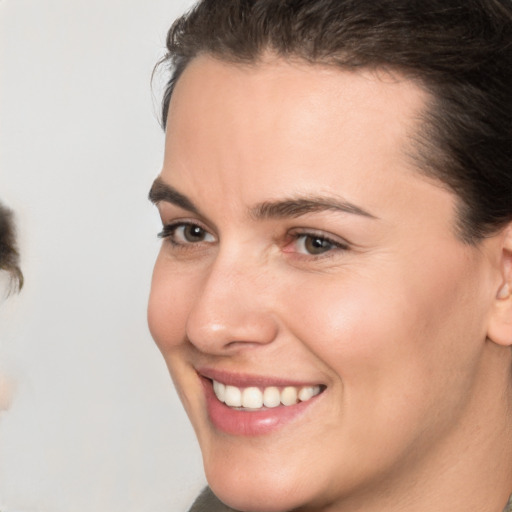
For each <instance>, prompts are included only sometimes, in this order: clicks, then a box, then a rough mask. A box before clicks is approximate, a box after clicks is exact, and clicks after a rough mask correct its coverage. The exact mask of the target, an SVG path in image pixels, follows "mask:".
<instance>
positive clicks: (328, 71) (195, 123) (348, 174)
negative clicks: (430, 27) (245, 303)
mask: <svg viewBox="0 0 512 512" xmlns="http://www.w3.org/2000/svg"><path fill="white" fill-rule="evenodd" d="M427 99H428V95H427V93H426V92H425V91H424V90H423V89H421V88H420V87H419V86H418V85H417V84H415V83H414V82H413V81H411V80H409V79H406V78H405V77H403V76H401V75H398V74H391V73H386V72H383V71H372V70H359V71H357V72H355V71H345V70H341V69H338V68H335V67H333V66H321V65H312V64H308V63H304V62H289V61H284V60H282V59H277V58H270V57H268V58H266V59H264V60H262V61H261V62H258V63H256V64H252V65H240V64H233V63H226V62H222V61H219V60H216V59H214V58H211V57H207V56H201V57H198V58H196V59H195V60H193V61H192V62H191V63H190V64H189V66H188V67H187V69H186V70H185V71H184V73H183V74H182V76H181V77H180V79H179V80H178V83H177V84H176V88H175V90H174V93H173V97H172V99H171V102H170V107H169V118H168V125H167V135H166V150H165V151H166V154H165V163H164V169H163V172H162V177H163V179H164V180H165V181H167V182H169V183H171V184H173V185H174V186H177V187H178V188H180V189H181V190H183V191H184V192H185V193H187V194H190V193H191V191H194V192H193V194H198V195H200V196H201V195H203V196H206V195H207V194H208V193H211V192H212V190H213V189H212V187H217V190H216V191H217V193H222V194H224V196H225V197H230V198H232V197H237V198H239V199H240V201H242V202H244V203H245V204H246V205H247V204H251V203H254V202H258V201H261V200H267V199H272V198H273V196H276V197H279V196H282V195H285V194H286V195H290V193H292V194H293V193H296V194H307V193H309V192H310V191H311V190H314V192H316V193H318V194H325V193H330V192H332V191H336V192H337V193H339V194H341V195H342V196H343V197H345V198H346V199H348V200H353V201H352V202H359V203H361V201H364V205H363V207H366V208H367V209H369V210H370V211H378V208H380V207H381V206H383V205H385V203H388V202H389V201H391V200H393V201H395V202H396V201H398V195H397V194H396V192H397V190H396V187H398V186H400V187H401V188H402V189H404V190H403V192H404V200H405V199H407V200H408V199H409V198H410V196H411V194H412V191H413V189H414V188H415V187H416V188H418V190H423V186H424V185H425V181H426V178H425V177H424V176H423V174H421V173H420V172H416V171H417V168H416V162H415V160H414V158H411V154H414V147H413V142H412V141H413V140H414V138H415V134H416V133H417V129H418V126H419V123H420V121H419V119H420V117H421V115H422V112H423V110H424V108H425V104H426V101H427ZM420 181H421V182H422V183H421V184H420V185H418V183H416V182H420ZM206 183H208V184H207V185H206ZM255 183H257V185H258V186H257V187H255V186H254V184H255ZM428 185H430V186H432V185H434V186H435V187H436V188H438V187H439V185H440V184H439V183H437V182H435V183H433V184H432V182H431V181H429V182H428ZM361 189H364V190H365V193H364V197H363V195H362V194H361ZM199 199H200V200H203V197H199ZM379 203H381V204H379ZM402 213H403V212H402Z"/></svg>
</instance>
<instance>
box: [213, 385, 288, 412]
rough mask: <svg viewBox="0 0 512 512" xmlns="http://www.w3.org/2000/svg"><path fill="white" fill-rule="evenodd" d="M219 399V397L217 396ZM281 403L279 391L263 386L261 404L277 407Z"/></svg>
mask: <svg viewBox="0 0 512 512" xmlns="http://www.w3.org/2000/svg"><path fill="white" fill-rule="evenodd" d="M219 400H220V398H219ZM280 404H281V393H280V392H279V389H277V388H275V387H273V386H272V387H270V388H265V391H263V405H264V406H265V407H277V406H278V405H280Z"/></svg>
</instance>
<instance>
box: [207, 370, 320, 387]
mask: <svg viewBox="0 0 512 512" xmlns="http://www.w3.org/2000/svg"><path fill="white" fill-rule="evenodd" d="M197 373H198V374H199V375H200V376H201V377H206V378H207V379H210V380H215V381H217V382H222V383H223V384H227V385H229V386H236V387H239V388H247V387H251V386H256V387H262V388H265V387H270V386H276V387H284V386H294V387H306V386H322V387H325V386H323V385H322V384H321V383H320V382H312V381H308V382H305V381H299V380H294V379H286V378H283V377H271V376H264V375H254V374H247V373H235V372H228V371H225V370H218V369H214V368H207V367H203V368H198V369H197Z"/></svg>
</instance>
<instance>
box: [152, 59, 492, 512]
mask: <svg viewBox="0 0 512 512" xmlns="http://www.w3.org/2000/svg"><path fill="white" fill-rule="evenodd" d="M425 100H426V97H425V94H424V93H423V92H422V91H421V90H420V89H419V88H418V87H417V86H415V85H414V84H412V83H411V82H409V81H407V80H402V79H400V78H397V77H391V76H389V75H382V76H377V75H376V74H372V73H370V72H359V73H351V72H343V71H340V70H336V69H332V68H324V67H318V66H316V67H314V66H311V65H307V64H289V63H285V62H282V61H279V60H275V61H271V60H269V61H268V62H265V63H262V64H258V65H255V66H251V67H249V66H247V67H243V66H237V65H234V64H225V63H221V62H219V61H216V60H213V59H211V58H208V57H199V58H196V59H195V60H194V61H193V62H192V63H191V64H190V65H189V67H188V68H187V69H186V71H185V72H184V74H183V75H182V77H181V78H180V79H179V82H178V84H177V87H176V89H175V91H174V94H173V98H172V101H171V106H170V113H169V123H168V128H167V139H166V151H165V162H164V166H163V170H162V173H161V176H160V177H159V179H158V180H157V182H156V184H155V186H154V187H153V193H152V194H153V200H154V201H155V202H157V204H158V208H159V211H160V215H161V218H162V223H163V225H164V229H163V232H162V236H164V240H163V243H162V247H161V251H160V254H159V256H158V260H157V262H156V265H155V270H154V276H153V283H152V290H151V297H150V303H149V324H150V329H151V332H152V334H153V336H154V338H155V340H156V343H157V344H158V346H159V348H160V350H161V352H162V354H163V355H164V357H165V360H166V362H167V365H168V367H169V370H170V372H171V375H172V378H173V380H174V383H175V385H176V387H177V389H178V392H179V394H180V397H181V399H182V401H183V404H184V406H185V408H186V410H187V413H188V415H189V417H190V420H191V422H192V424H193V426H194V429H195V431H196V433H197V437H198V439H199V443H200V446H201V450H202V453H203V457H204V465H205V470H206V474H207V477H208V481H209V482H210V485H211V486H212V488H213V490H214V492H215V493H216V494H217V495H218V496H219V497H220V498H221V499H222V500H224V501H225V502H226V503H227V504H229V505H231V506H233V507H235V508H241V509H243V510H260V511H262V510H264V511H266V512H272V511H280V510H289V509H295V508H297V507H304V509H306V508H307V507H308V506H309V507H310V508H311V509H312V510H320V509H322V507H327V506H328V505H333V506H334V505H335V504H338V503H345V504H349V503H352V504H353V505H354V506H355V504H356V503H358V500H363V501H364V500H366V503H369V502H370V501H371V499H372V496H373V497H375V496H379V495H380V496H381V499H382V496H383V494H382V490H383V489H386V491H387V493H388V494H389V495H391V494H392V492H393V490H394V489H398V488H401V489H402V490H403V489H405V488H407V486H409V487H410V489H411V490H412V489H413V485H412V484H411V482H417V481H420V480H421V479H425V480H427V481H428V479H429V478H430V477H432V475H431V473H432V471H431V468H430V463H431V462H432V461H433V460H435V459H436V458H437V457H438V456H441V455H442V454H444V455H446V454H447V450H448V448H447V446H455V445H457V446H459V444H460V446H463V442H462V441H461V442H460V443H459V441H460V440H457V439H458V438H457V436H459V434H458V432H461V431H463V430H464V431H465V429H463V428H460V427H461V426H462V425H467V424H470V423H471V422H472V421H475V414H476V413H475V411H476V410H478V402H479V400H480V398H479V397H480V395H479V391H478V390H479V389H480V388H481V387H482V386H484V384H483V381H484V380H485V375H487V373H486V366H485V365H486V364H487V363H486V361H487V360H486V357H485V354H486V351H487V350H488V348H487V342H486V341H485V339H486V329H487V321H488V304H489V302H490V301H491V298H492V297H493V294H495V291H494V288H492V286H491V284H490V283H491V281H492V279H491V277H490V276H491V269H492V268H493V265H494V263H493V262H492V261H491V257H490V256H489V251H487V250H486V246H485V245H484V246H481V247H480V248H478V249H477V248H473V247H469V246H467V245H464V244H463V243H461V242H460V241H459V240H458V239H457V237H456V235H455V225H456V220H455V219H456V218H455V207H456V205H455V199H454V196H453V195H452V193H450V192H449V191H447V190H446V189H445V188H443V187H442V186H440V185H439V184H438V183H437V182H435V181H429V180H428V179H427V178H425V177H423V176H422V175H421V174H420V173H419V172H418V171H416V170H415V169H414V163H413V159H412V158H410V156H408V155H410V153H411V152H412V142H411V138H412V137H414V134H415V132H416V130H417V128H418V126H417V123H419V120H418V119H419V117H420V116H419V114H420V110H421V108H422V107H423V104H424V102H425ZM214 381H216V382H217V384H215V387H216V389H217V392H218V394H219V397H220V398H223V397H224V400H226V401H227V402H228V404H229V405H226V403H222V402H221V401H220V400H219V399H218V398H217V396H216V394H215V392H214V390H213V382H214ZM247 388H249V390H248V391H244V390H245V389H247ZM285 388H288V389H286V391H285ZM240 395H242V400H244V402H243V404H244V405H245V407H240V402H239V400H241V399H240ZM297 395H298V396H297ZM311 395H313V396H311ZM263 399H264V400H265V403H266V404H267V405H268V406H265V405H263V406H261V403H262V400H263ZM279 401H282V402H284V403H285V404H289V405H283V404H281V405H278V406H276V404H277V403H278V402H279ZM460 435H462V434H460ZM456 440H457V442H455V441H456ZM436 471H437V469H436ZM409 484H411V485H409ZM411 492H412V491H411ZM369 500H370V501H369ZM347 510H348V508H347ZM350 510H351V508H350Z"/></svg>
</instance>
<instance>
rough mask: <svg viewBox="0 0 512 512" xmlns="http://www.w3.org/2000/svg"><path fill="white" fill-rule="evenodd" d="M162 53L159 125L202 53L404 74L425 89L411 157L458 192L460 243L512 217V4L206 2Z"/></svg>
mask: <svg viewBox="0 0 512 512" xmlns="http://www.w3.org/2000/svg"><path fill="white" fill-rule="evenodd" d="M167 49H168V53H167V55H166V56H165V58H164V59H163V62H164V63H167V64H170V66H171V69H172V73H171V76H170V79H169V80H168V82H167V87H166V90H165V94H164V98H163V105H162V120H163V123H162V124H163V126H164V128H165V125H166V121H167V111H168V107H169V102H170V99H171V95H172V91H173V88H174V86H175V84H176V81H177V80H178V79H179V77H180V75H181V73H182V72H183V70H184V69H185V68H186V66H187V65H188V63H189V62H190V61H191V60H192V59H193V58H194V57H196V56H197V55H199V54H208V55H211V56H213V57H215V58H218V59H221V60H224V61H228V62H233V63H249V64H251V63H257V62H258V60H259V59H260V58H261V57H262V55H263V54H264V53H265V52H268V51H270V52H272V53H273V54H275V55H277V56H279V57H281V58H284V59H290V58H299V59H302V60H304V61H307V62H310V63H321V64H328V65H335V66H339V67H341V68H343V69H356V68H361V67H365V68H374V69H387V70H390V71H398V72H399V73H402V74H404V75H405V76H407V77H408V78H411V79H413V80H416V81H417V82H418V83H419V84H421V86H422V87H423V88H424V89H425V90H427V91H428V92H429V93H430V97H431V102H430V104H429V105H428V108H427V111H426V112H425V113H424V117H423V123H422V126H421V128H420V130H419V132H418V134H417V135H416V138H415V141H414V142H415V150H416V151H415V153H416V154H415V155H414V156H415V159H416V161H417V163H418V164H419V168H420V169H421V171H422V172H424V173H426V174H428V175H430V176H433V177H435V178H437V179H438V180H441V182H443V183H445V184H446V185H448V186H449V187H450V189H451V190H453V191H454V192H455V193H456V194H457V195H458V197H459V212H458V213H459V215H458V218H459V223H458V226H457V227H458V232H459V234H460V236H461V237H462V239H463V240H464V241H466V242H468V243H472V242H476V241H478V240H479V239H481V238H482V237H483V236H486V235H488V234H489V233H492V232H494V231H496V230H497V229H499V228H500V227H502V226H504V225H505V224H506V223H507V222H510V221H511V220H512V0H372V1H369V2H364V1H361V0H201V1H200V2H199V3H198V4H196V6H195V7H194V8H193V9H192V10H191V11H190V12H189V13H188V14H186V15H184V16H182V17H181V18H179V19H178V20H177V21H176V22H175V23H174V24H173V26H172V27H171V29H170V30H169V33H168V36H167Z"/></svg>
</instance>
